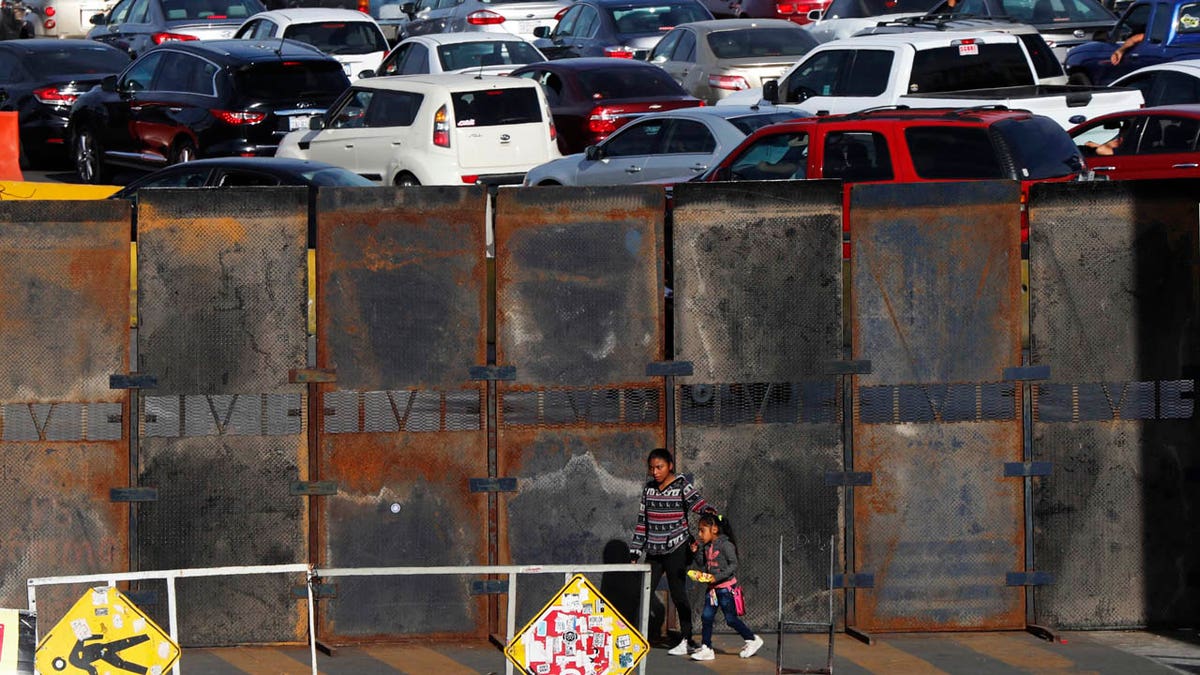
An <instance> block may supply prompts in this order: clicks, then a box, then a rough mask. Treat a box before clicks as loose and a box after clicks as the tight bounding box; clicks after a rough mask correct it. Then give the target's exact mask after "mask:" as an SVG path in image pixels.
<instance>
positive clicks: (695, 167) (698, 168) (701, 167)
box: [692, 164, 708, 171]
mask: <svg viewBox="0 0 1200 675" xmlns="http://www.w3.org/2000/svg"><path fill="white" fill-rule="evenodd" d="M707 168H708V165H707V164H693V165H692V171H703V170H705V169H707Z"/></svg>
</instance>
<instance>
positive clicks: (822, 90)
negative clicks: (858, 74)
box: [780, 49, 852, 101]
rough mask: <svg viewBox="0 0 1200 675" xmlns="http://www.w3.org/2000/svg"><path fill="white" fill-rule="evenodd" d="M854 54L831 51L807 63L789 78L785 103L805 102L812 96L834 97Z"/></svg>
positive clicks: (782, 88) (844, 51)
mask: <svg viewBox="0 0 1200 675" xmlns="http://www.w3.org/2000/svg"><path fill="white" fill-rule="evenodd" d="M851 55H852V52H850V51H847V50H842V49H838V50H831V51H827V52H821V53H820V54H817V55H816V56H813V57H812V58H811V59H809V60H807V61H805V62H804V63H803V64H801V65H800V67H799V68H797V69H796V70H795V72H793V73H792V74H791V75H789V76H788V78H787V83H786V85H785V86H783V87H780V89H781V90H782V91H783V92H784V94H785V96H784V100H785V101H803V100H804V99H806V98H808V97H810V96H832V95H833V94H834V93H835V92H836V91H837V88H838V82H839V81H840V80H841V78H842V74H843V72H844V71H845V70H846V69H847V66H848V64H849V62H850V57H851Z"/></svg>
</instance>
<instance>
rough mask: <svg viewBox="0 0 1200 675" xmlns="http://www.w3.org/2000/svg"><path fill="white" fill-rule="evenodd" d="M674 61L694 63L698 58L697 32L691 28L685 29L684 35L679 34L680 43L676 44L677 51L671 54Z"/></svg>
mask: <svg viewBox="0 0 1200 675" xmlns="http://www.w3.org/2000/svg"><path fill="white" fill-rule="evenodd" d="M671 60H672V61H682V62H683V63H693V62H695V60H696V34H695V33H693V32H692V31H690V30H685V31H683V35H680V36H679V44H678V45H676V46H675V53H674V54H672V55H671Z"/></svg>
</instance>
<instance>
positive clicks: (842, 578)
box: [833, 572, 875, 588]
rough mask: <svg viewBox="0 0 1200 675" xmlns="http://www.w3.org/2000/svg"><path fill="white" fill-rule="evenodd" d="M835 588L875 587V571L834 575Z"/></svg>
mask: <svg viewBox="0 0 1200 675" xmlns="http://www.w3.org/2000/svg"><path fill="white" fill-rule="evenodd" d="M833 587H834V588H875V573H874V572H857V573H855V574H835V575H833Z"/></svg>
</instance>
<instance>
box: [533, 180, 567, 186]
mask: <svg viewBox="0 0 1200 675" xmlns="http://www.w3.org/2000/svg"><path fill="white" fill-rule="evenodd" d="M549 185H562V183H560V182H558V181H556V180H550V179H546V180H544V181H542V182H540V183H538V186H549Z"/></svg>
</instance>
